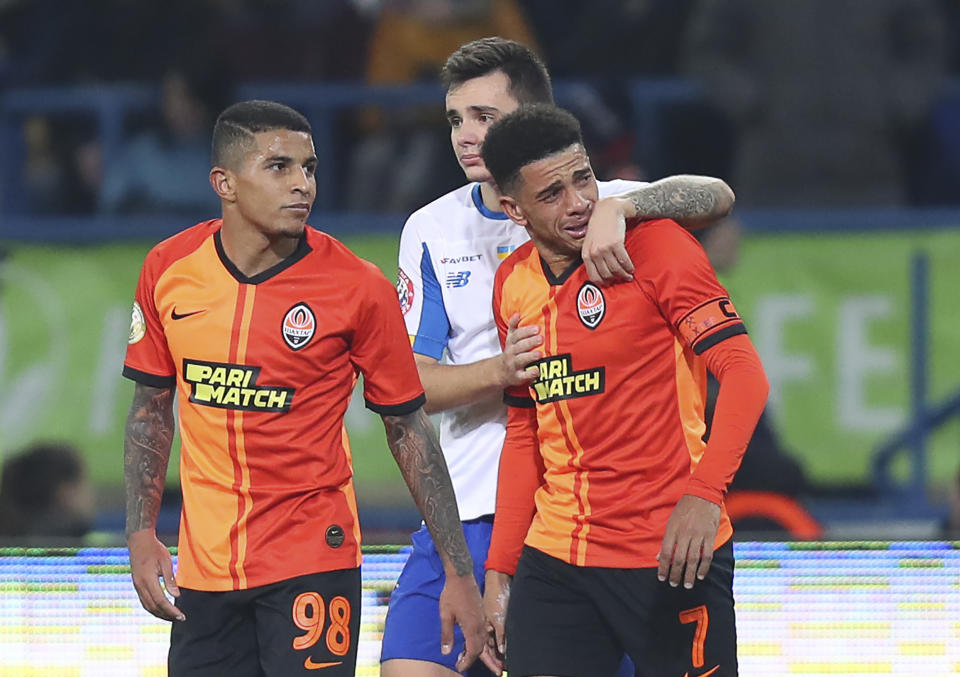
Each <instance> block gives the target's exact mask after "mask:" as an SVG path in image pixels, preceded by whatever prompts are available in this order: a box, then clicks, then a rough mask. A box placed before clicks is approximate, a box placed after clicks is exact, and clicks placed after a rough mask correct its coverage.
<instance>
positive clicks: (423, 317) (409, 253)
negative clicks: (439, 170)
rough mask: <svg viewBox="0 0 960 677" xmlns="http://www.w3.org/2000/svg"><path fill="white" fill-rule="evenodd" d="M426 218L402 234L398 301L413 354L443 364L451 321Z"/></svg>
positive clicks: (416, 217) (417, 216) (413, 221)
mask: <svg viewBox="0 0 960 677" xmlns="http://www.w3.org/2000/svg"><path fill="white" fill-rule="evenodd" d="M425 218H428V217H426V216H424V215H422V214H414V215H413V216H411V217H410V218H409V219H408V220H407V223H406V225H404V227H403V232H402V233H401V234H400V252H399V257H398V261H397V263H398V266H397V297H398V298H399V299H400V310H401V312H402V313H403V320H404V324H405V325H406V330H407V335H408V336H409V337H410V345H412V346H413V352H415V353H419V354H421V355H426V356H428V357H432V358H434V359H437V360H439V359H440V358H441V357H442V356H443V351H444V349H445V348H446V347H447V340H448V337H449V335H450V320H449V318H448V317H447V309H446V307H445V306H444V303H443V291H442V289H441V287H440V282H439V280H438V279H437V274H436V271H435V270H434V267H433V260H432V258H431V256H430V246H429V244H428V243H427V242H426V240H425V239H423V238H422V237H421V230H420V228H419V222H420V220H421V219H425Z"/></svg>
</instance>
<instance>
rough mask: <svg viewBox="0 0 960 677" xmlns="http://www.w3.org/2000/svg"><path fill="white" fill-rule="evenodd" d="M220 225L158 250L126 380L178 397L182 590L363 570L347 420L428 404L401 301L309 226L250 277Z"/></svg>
mask: <svg viewBox="0 0 960 677" xmlns="http://www.w3.org/2000/svg"><path fill="white" fill-rule="evenodd" d="M221 226H222V221H221V220H220V219H215V220H213V221H207V222H205V223H200V224H198V225H196V226H194V227H193V228H190V229H188V230H185V231H183V232H182V233H179V234H177V235H175V236H173V237H171V238H169V239H168V240H165V241H164V242H161V243H160V244H158V245H157V246H156V247H154V248H153V249H152V250H151V251H150V253H149V254H148V255H147V258H146V261H145V262H144V264H143V269H142V270H141V273H140V280H139V282H138V284H137V291H136V302H135V303H134V309H133V322H132V324H131V330H130V339H129V346H128V348H127V355H126V359H125V362H124V370H123V373H124V375H125V376H127V377H128V378H130V379H133V380H134V381H137V382H138V383H142V384H145V385H148V386H154V387H173V386H174V385H175V386H176V389H177V396H178V397H177V400H178V410H179V429H180V438H181V460H180V482H181V487H182V491H183V511H182V514H181V520H180V538H179V548H178V551H179V553H178V554H179V568H178V571H177V582H178V583H179V584H180V585H182V586H183V587H185V588H190V589H197V590H242V589H246V588H250V587H256V586H261V585H265V584H268V583H273V582H276V581H280V580H285V579H288V578H292V577H294V576H300V575H304V574H310V573H317V572H322V571H332V570H337V569H347V568H353V567H357V566H359V564H360V525H359V522H358V520H357V507H356V500H355V496H354V489H353V480H352V477H353V470H352V466H351V455H350V447H349V443H348V441H347V437H346V433H345V430H344V428H343V418H344V414H345V412H346V410H347V405H348V403H349V400H350V395H351V392H352V390H353V387H354V384H355V383H356V380H357V377H358V374H362V375H363V389H364V396H365V399H366V404H367V407H368V408H370V409H372V410H373V411H376V412H378V413H380V414H388V415H402V414H406V413H409V412H412V411H414V410H416V409H417V408H418V407H419V406H421V405H422V404H423V402H424V395H423V388H422V387H421V385H420V379H419V377H418V375H417V369H416V365H415V363H414V360H413V354H412V352H411V350H410V344H409V341H408V339H407V335H406V329H405V327H404V324H403V317H402V315H401V314H400V309H399V307H398V305H397V298H396V291H395V290H394V287H393V285H392V284H390V282H388V281H387V279H386V278H385V277H384V276H383V275H382V274H381V272H380V271H379V269H377V268H376V266H374V265H373V264H372V263H369V262H367V261H364V260H362V259H360V258H358V257H357V256H355V255H354V254H353V253H352V252H350V251H349V250H348V249H347V248H346V247H345V246H343V245H342V244H341V243H339V242H338V241H336V240H335V239H333V238H332V237H330V236H328V235H326V234H324V233H321V232H320V231H318V230H315V229H313V228H311V227H309V226H308V227H307V228H306V230H305V232H304V234H303V236H302V237H301V239H300V242H299V245H298V247H297V250H296V251H295V252H294V253H293V254H292V255H291V256H290V257H288V258H287V259H285V260H284V261H282V262H280V263H279V264H277V265H276V266H274V267H273V268H271V269H269V270H267V271H264V272H263V273H260V274H258V275H256V276H254V277H252V278H248V277H246V276H245V275H243V273H241V272H240V271H239V270H238V269H237V268H236V267H235V266H234V265H233V264H232V263H231V262H230V260H229V259H228V258H227V257H226V255H225V254H224V251H223V246H222V243H221V240H220V228H221Z"/></svg>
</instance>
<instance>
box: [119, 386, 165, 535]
mask: <svg viewBox="0 0 960 677" xmlns="http://www.w3.org/2000/svg"><path fill="white" fill-rule="evenodd" d="M172 444H173V388H151V387H150V386H145V385H142V384H139V383H138V384H137V385H136V388H135V389H134V391H133V403H132V404H131V405H130V413H129V414H128V416H127V426H126V430H125V432H124V437H123V483H124V489H125V493H126V502H127V527H126V533H127V535H130V534H132V533H133V532H134V531H139V530H141V529H152V528H154V527H156V525H157V515H158V514H159V512H160V497H161V496H162V495H163V485H164V480H165V478H166V476H167V464H168V463H169V461H170V447H171V445H172Z"/></svg>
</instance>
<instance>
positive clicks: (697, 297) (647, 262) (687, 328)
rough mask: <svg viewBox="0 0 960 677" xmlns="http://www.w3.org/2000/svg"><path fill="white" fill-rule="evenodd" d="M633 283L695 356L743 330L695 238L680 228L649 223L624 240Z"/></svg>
mask: <svg viewBox="0 0 960 677" xmlns="http://www.w3.org/2000/svg"><path fill="white" fill-rule="evenodd" d="M627 251H628V252H629V253H630V256H631V258H632V259H633V260H634V262H635V264H636V268H637V270H636V272H635V274H634V277H635V279H637V280H638V282H639V283H640V286H641V288H642V289H643V290H644V292H645V293H646V294H647V295H648V296H649V297H650V298H651V299H652V300H653V302H654V303H655V304H656V305H657V306H658V307H659V308H660V309H661V312H663V314H664V317H666V318H667V320H668V321H669V322H670V324H671V325H672V326H673V327H674V328H675V329H676V332H677V334H678V335H679V337H680V339H681V341H682V342H683V343H684V344H685V345H687V346H689V347H690V348H692V349H693V352H694V353H695V354H697V355H699V354H701V353H703V351H705V350H707V349H708V348H710V347H711V346H714V345H716V344H717V343H719V342H720V341H723V340H724V339H727V338H730V337H731V336H737V335H739V334H746V333H747V330H746V327H745V326H744V324H743V320H742V319H741V318H740V314H739V313H738V312H737V309H736V308H735V307H734V305H733V303H732V302H731V301H730V297H729V294H728V293H727V290H726V289H724V287H723V285H721V284H720V282H719V281H718V280H717V275H716V273H715V272H714V270H713V266H711V265H710V261H709V259H707V255H706V252H704V251H703V247H702V246H701V245H700V243H699V242H697V240H696V239H695V238H694V237H693V236H692V235H690V233H689V232H687V231H686V230H685V229H684V228H682V227H681V226H680V225H679V224H677V223H675V222H673V221H669V220H665V219H661V220H656V221H649V222H647V223H644V224H642V225H641V226H640V227H638V228H636V229H634V230H633V231H631V232H630V233H629V234H628V236H627Z"/></svg>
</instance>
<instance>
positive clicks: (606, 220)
mask: <svg viewBox="0 0 960 677" xmlns="http://www.w3.org/2000/svg"><path fill="white" fill-rule="evenodd" d="M624 209H625V206H624V204H623V201H622V200H621V199H620V198H617V197H606V198H603V199H602V200H598V201H597V203H596V204H595V205H594V206H593V213H592V214H591V215H590V222H589V223H588V224H587V235H586V237H584V240H583V248H582V249H581V255H582V256H583V263H584V265H586V267H587V277H589V278H590V281H591V282H593V283H594V284H599V285H602V286H606V285H609V284H614V283H615V282H626V281H629V280H632V279H633V261H631V260H630V255H629V254H627V249H626V247H625V246H624V244H623V241H624V238H625V237H626V233H627V215H626V213H625V212H624Z"/></svg>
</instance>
